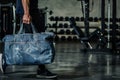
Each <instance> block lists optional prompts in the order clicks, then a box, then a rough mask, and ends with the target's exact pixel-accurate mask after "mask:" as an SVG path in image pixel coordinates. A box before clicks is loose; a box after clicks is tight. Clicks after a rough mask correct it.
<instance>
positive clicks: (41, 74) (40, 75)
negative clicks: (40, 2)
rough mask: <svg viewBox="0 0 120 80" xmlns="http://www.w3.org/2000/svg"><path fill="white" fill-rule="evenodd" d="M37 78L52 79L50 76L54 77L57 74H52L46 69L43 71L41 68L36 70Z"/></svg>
mask: <svg viewBox="0 0 120 80" xmlns="http://www.w3.org/2000/svg"><path fill="white" fill-rule="evenodd" d="M36 77H37V78H49V79H52V78H56V77H57V75H56V74H53V73H51V72H50V71H48V70H47V69H45V70H44V71H43V70H42V71H41V70H37V75H36Z"/></svg>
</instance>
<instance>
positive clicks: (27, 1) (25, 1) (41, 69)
mask: <svg viewBox="0 0 120 80" xmlns="http://www.w3.org/2000/svg"><path fill="white" fill-rule="evenodd" d="M32 1H33V2H32ZM31 3H32V4H31ZM37 4H38V0H17V2H16V14H17V15H19V16H20V17H21V19H22V22H23V23H24V24H30V23H31V22H32V23H33V24H34V25H35V27H36V28H37V30H38V31H39V32H42V31H45V28H44V26H42V27H41V26H40V25H41V24H39V23H40V22H39V21H40V20H41V19H40V14H39V13H38V12H39V9H38V8H37V7H38V6H37ZM33 12H34V13H33ZM36 13H38V14H36ZM26 29H28V31H29V29H30V28H29V26H25V30H26ZM37 77H38V78H55V77H57V75H56V74H53V73H52V72H50V71H49V70H48V69H47V68H46V66H45V65H44V64H41V65H38V69H37Z"/></svg>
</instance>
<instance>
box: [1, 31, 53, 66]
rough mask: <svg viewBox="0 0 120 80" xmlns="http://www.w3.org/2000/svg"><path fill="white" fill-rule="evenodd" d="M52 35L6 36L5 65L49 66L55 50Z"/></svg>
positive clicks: (4, 40) (27, 34)
mask: <svg viewBox="0 0 120 80" xmlns="http://www.w3.org/2000/svg"><path fill="white" fill-rule="evenodd" d="M51 38H53V33H46V32H43V33H36V34H32V33H31V34H30V33H26V34H16V35H6V36H5V37H4V38H3V42H4V43H5V45H4V46H5V47H4V59H5V64H7V65H14V64H19V65H20V64H24V65H25V64H26V65H28V64H33V65H34V64H49V63H52V62H53V59H54V55H55V50H54V45H53V40H51Z"/></svg>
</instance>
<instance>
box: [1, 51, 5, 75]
mask: <svg viewBox="0 0 120 80" xmlns="http://www.w3.org/2000/svg"><path fill="white" fill-rule="evenodd" d="M2 65H3V64H2V54H1V53H0V70H1V72H2V73H4V71H3V67H2Z"/></svg>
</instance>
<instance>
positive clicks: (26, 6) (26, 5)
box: [22, 0, 30, 15]
mask: <svg viewBox="0 0 120 80" xmlns="http://www.w3.org/2000/svg"><path fill="white" fill-rule="evenodd" d="M29 3H30V2H29V0H22V5H23V9H24V14H27V15H29V14H30V13H29Z"/></svg>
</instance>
